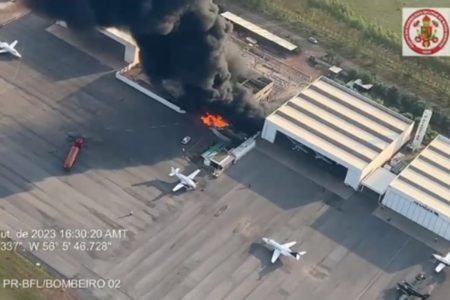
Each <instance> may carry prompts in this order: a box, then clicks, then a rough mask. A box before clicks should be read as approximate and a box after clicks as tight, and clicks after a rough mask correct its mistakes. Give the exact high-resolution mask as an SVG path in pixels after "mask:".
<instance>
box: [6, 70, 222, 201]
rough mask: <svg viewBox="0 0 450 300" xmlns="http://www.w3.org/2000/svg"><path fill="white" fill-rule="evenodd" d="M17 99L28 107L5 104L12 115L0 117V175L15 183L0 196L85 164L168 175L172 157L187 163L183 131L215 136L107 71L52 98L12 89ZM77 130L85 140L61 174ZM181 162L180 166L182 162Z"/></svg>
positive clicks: (75, 171)
mask: <svg viewBox="0 0 450 300" xmlns="http://www.w3.org/2000/svg"><path fill="white" fill-rule="evenodd" d="M17 87H19V88H20V86H19V85H17ZM55 89H58V88H57V87H55ZM40 93H41V92H40V91H39V93H38V94H40ZM42 93H43V91H42ZM16 97H17V99H16V100H17V101H16V102H17V103H18V105H19V106H20V105H21V104H20V103H22V104H23V103H27V105H30V103H31V105H30V106H29V107H28V109H26V110H24V111H23V112H21V113H20V114H17V109H16V108H15V105H14V104H12V106H11V108H8V107H5V108H6V109H5V110H3V112H4V113H5V112H7V111H8V110H10V109H11V111H12V112H14V113H13V114H9V115H6V114H2V115H0V116H2V118H1V120H2V121H1V122H0V128H1V130H0V135H1V136H2V139H3V140H4V141H5V143H4V147H3V149H2V150H3V151H2V152H5V155H4V156H2V158H0V168H1V169H2V171H0V175H2V174H1V173H4V174H8V175H4V176H7V177H8V179H9V180H12V181H13V183H12V184H13V186H14V187H12V186H10V188H6V187H4V188H3V189H1V190H0V197H2V198H3V197H6V196H8V195H10V194H12V193H15V192H22V191H26V190H29V189H31V188H32V187H33V183H37V182H40V181H43V180H45V179H46V178H48V177H57V178H58V179H60V180H63V181H64V180H65V177H66V176H69V177H70V176H71V175H75V174H79V173H85V172H88V171H91V170H105V169H107V170H111V169H114V170H122V169H128V168H133V167H140V166H149V165H157V164H160V163H163V164H164V167H162V168H163V169H158V170H157V172H158V171H162V172H163V174H168V170H170V164H168V162H169V161H171V160H173V159H177V160H180V161H179V162H181V163H182V165H184V164H186V160H185V159H184V158H183V153H182V151H181V148H182V145H181V144H180V141H181V139H182V138H183V137H184V136H185V135H190V136H191V137H192V143H194V142H195V141H196V140H197V139H200V138H202V139H203V140H209V139H214V136H213V135H212V133H211V132H210V131H209V130H208V129H207V128H205V127H204V126H203V125H201V124H200V122H199V121H198V122H197V121H196V120H195V119H194V118H193V116H189V115H182V114H178V113H176V112H174V111H171V110H169V109H167V108H166V107H165V106H163V105H161V104H159V103H157V102H156V101H154V100H152V99H149V98H148V97H146V96H144V95H142V94H140V93H139V92H138V91H136V90H134V89H132V88H130V87H128V86H126V85H124V84H122V83H121V82H119V81H117V79H115V77H114V75H113V74H104V75H101V76H100V77H99V78H98V79H97V80H94V81H92V82H91V83H89V84H87V85H85V86H84V87H82V88H80V89H79V90H77V91H76V92H75V93H69V94H68V95H67V96H65V97H63V98H62V99H52V98H51V96H50V97H49V98H46V99H40V98H38V97H34V96H33V95H30V94H27V93H25V94H23V95H22V94H20V93H18V94H17V96H16ZM42 103H45V104H44V105H41V104H42ZM77 135H81V136H85V137H86V146H85V147H83V148H82V149H81V153H80V156H79V158H78V160H77V162H76V164H75V167H74V168H73V169H72V170H71V171H70V172H69V173H68V172H65V171H64V170H63V168H62V165H63V162H64V159H65V157H66V155H67V153H68V151H69V149H70V147H71V145H72V140H73V137H74V136H77ZM159 168H161V167H159ZM181 168H182V170H183V171H184V168H185V167H181ZM4 169H8V170H9V171H6V170H5V171H4ZM125 172H129V173H130V178H135V180H139V179H136V178H141V179H144V178H145V177H146V176H148V178H149V179H151V178H152V177H155V174H148V175H147V174H143V172H142V171H139V172H137V173H136V174H133V173H134V172H133V170H130V171H127V170H125ZM14 174H15V175H14ZM158 174H160V172H158ZM167 179H168V180H169V177H168V176H167Z"/></svg>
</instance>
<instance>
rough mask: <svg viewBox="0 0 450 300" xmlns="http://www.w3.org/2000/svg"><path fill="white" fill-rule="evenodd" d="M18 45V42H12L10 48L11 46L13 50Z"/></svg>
mask: <svg viewBox="0 0 450 300" xmlns="http://www.w3.org/2000/svg"><path fill="white" fill-rule="evenodd" d="M16 45H17V41H14V42H12V43H11V44H10V45H9V46H10V47H11V48H14V47H15V46H16Z"/></svg>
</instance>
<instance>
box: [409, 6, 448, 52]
mask: <svg viewBox="0 0 450 300" xmlns="http://www.w3.org/2000/svg"><path fill="white" fill-rule="evenodd" d="M449 19H450V9H449V8H403V55H404V56H450V38H449V33H450V31H449V24H450V21H449Z"/></svg>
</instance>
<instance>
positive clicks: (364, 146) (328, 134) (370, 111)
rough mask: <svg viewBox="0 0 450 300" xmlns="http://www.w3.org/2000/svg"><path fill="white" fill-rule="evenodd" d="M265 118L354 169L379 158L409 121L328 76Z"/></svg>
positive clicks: (407, 126)
mask: <svg viewBox="0 0 450 300" xmlns="http://www.w3.org/2000/svg"><path fill="white" fill-rule="evenodd" d="M267 120H269V121H272V123H277V127H278V128H281V129H284V131H289V133H293V134H295V135H296V136H300V137H302V139H303V142H304V143H305V144H306V145H308V144H309V145H310V146H311V145H312V146H313V147H312V148H313V149H314V148H315V147H314V146H316V147H318V148H320V149H324V151H326V152H327V153H330V154H332V155H333V156H335V157H336V160H337V161H340V163H341V164H343V165H344V166H345V167H353V168H356V169H363V168H364V167H365V166H367V165H368V164H369V163H370V162H372V161H373V160H374V159H375V158H377V157H378V156H379V155H380V153H381V152H382V151H383V150H384V149H386V148H387V147H388V146H389V145H391V144H392V143H394V142H396V141H397V139H398V138H399V137H400V136H401V135H402V134H403V133H404V132H405V131H406V130H408V129H409V128H410V127H411V123H412V121H411V120H409V119H406V118H405V117H403V116H401V115H400V114H397V113H395V112H392V111H390V110H388V109H386V108H384V107H381V106H380V105H379V104H377V103H375V102H373V101H371V100H369V99H367V98H365V97H363V96H361V95H359V94H357V93H355V92H353V91H352V90H349V89H347V88H345V87H343V86H341V85H339V84H338V83H336V82H334V81H332V80H330V79H328V78H326V77H320V78H318V79H317V80H316V81H314V82H313V83H311V84H310V85H309V86H308V87H307V88H306V89H304V90H303V91H302V92H301V93H300V94H299V95H298V96H296V97H294V98H292V99H291V100H289V101H288V102H286V103H285V104H284V105H283V106H281V107H280V108H278V109H277V110H276V111H275V112H274V113H272V114H271V115H269V116H268V117H267ZM282 120H283V121H282ZM286 124H289V125H286ZM283 126H285V127H283ZM280 131H283V130H280ZM305 131H306V132H308V135H306V134H304V132H305ZM313 136H314V138H313ZM319 140H320V143H319ZM299 142H302V141H300V140H299ZM344 153H345V154H344Z"/></svg>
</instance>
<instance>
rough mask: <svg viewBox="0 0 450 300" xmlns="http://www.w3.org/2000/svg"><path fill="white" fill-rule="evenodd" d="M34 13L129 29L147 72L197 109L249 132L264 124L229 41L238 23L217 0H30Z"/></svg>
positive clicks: (83, 25) (75, 24) (82, 25)
mask: <svg viewBox="0 0 450 300" xmlns="http://www.w3.org/2000/svg"><path fill="white" fill-rule="evenodd" d="M26 4H27V5H28V6H29V7H30V8H31V9H33V10H34V11H36V12H38V13H41V14H44V15H46V16H47V17H50V18H54V19H60V20H64V21H66V22H67V24H68V25H69V26H70V27H72V28H75V29H81V30H84V29H92V28H94V27H118V28H126V29H128V30H129V31H130V32H131V34H132V35H133V37H134V38H135V40H136V41H137V43H138V45H139V48H140V56H141V57H140V58H141V63H142V66H143V68H144V71H145V72H146V74H147V75H148V76H149V77H150V78H151V79H152V80H153V81H156V82H164V81H167V80H169V81H170V82H171V84H172V85H174V84H175V85H176V86H177V90H179V91H181V93H180V97H179V99H178V102H179V104H180V106H181V107H183V108H184V109H186V110H188V111H191V112H204V111H209V112H213V113H220V114H223V115H224V116H225V118H228V119H229V120H230V121H231V122H232V123H233V124H234V125H235V126H237V127H238V128H240V129H243V130H246V131H250V130H251V131H253V130H257V129H260V128H261V125H262V120H263V111H262V109H261V108H260V107H259V106H258V105H257V104H256V103H254V101H253V100H252V95H251V93H250V92H249V91H248V90H247V89H245V88H244V87H242V86H241V85H240V84H238V79H239V78H240V77H242V76H244V74H245V69H244V68H242V66H243V65H245V64H244V63H243V62H241V61H240V56H239V53H237V52H236V50H233V48H232V47H231V43H230V42H229V39H228V38H229V34H230V32H231V31H232V26H231V24H229V23H228V22H226V21H225V20H224V19H223V18H222V17H221V16H220V15H219V9H218V6H217V5H216V4H214V3H213V2H212V0H26Z"/></svg>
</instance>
